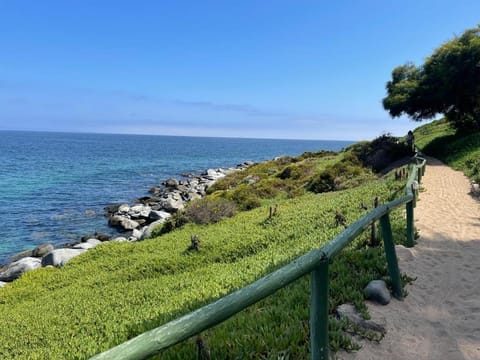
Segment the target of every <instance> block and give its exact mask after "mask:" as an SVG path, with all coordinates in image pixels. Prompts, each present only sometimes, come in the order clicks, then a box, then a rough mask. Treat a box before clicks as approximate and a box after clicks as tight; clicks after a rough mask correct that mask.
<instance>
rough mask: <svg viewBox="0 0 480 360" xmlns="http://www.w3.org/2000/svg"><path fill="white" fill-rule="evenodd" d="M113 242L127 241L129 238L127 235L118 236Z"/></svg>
mask: <svg viewBox="0 0 480 360" xmlns="http://www.w3.org/2000/svg"><path fill="white" fill-rule="evenodd" d="M112 241H113V242H125V241H128V239H127V238H126V237H123V236H118V237H116V238H114V239H112Z"/></svg>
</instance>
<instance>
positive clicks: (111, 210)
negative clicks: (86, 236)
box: [103, 204, 121, 214]
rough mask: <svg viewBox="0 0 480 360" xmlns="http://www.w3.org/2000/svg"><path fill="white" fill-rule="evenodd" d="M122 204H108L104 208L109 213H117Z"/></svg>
mask: <svg viewBox="0 0 480 360" xmlns="http://www.w3.org/2000/svg"><path fill="white" fill-rule="evenodd" d="M120 205H121V204H111V205H107V206H105V207H104V208H103V210H105V211H106V212H107V213H109V214H113V213H116V212H117V211H118V208H119V207H120Z"/></svg>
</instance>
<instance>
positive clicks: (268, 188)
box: [254, 178, 283, 199]
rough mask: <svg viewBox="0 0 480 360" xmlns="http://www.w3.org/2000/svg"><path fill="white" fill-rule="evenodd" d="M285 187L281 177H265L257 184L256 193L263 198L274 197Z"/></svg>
mask: <svg viewBox="0 0 480 360" xmlns="http://www.w3.org/2000/svg"><path fill="white" fill-rule="evenodd" d="M282 188H283V184H282V181H280V180H279V179H275V178H272V179H265V180H262V181H260V182H259V183H258V184H255V188H254V189H255V194H256V195H257V196H258V197H259V198H261V199H272V198H274V197H275V196H277V195H278V193H279V192H280V189H282Z"/></svg>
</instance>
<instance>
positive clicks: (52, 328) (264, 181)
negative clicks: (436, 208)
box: [0, 143, 405, 359]
mask: <svg viewBox="0 0 480 360" xmlns="http://www.w3.org/2000/svg"><path fill="white" fill-rule="evenodd" d="M364 145H368V144H367V143H365V144H364ZM356 149H357V150H358V147H357V148H356ZM353 150H354V149H352V148H349V149H346V150H345V151H342V152H339V153H325V152H320V153H313V154H304V155H302V156H300V157H297V158H279V159H276V160H274V161H271V162H266V163H262V164H257V165H255V166H252V167H250V168H249V169H248V170H246V171H245V172H240V173H238V172H237V173H233V174H232V175H231V178H230V177H227V178H225V179H224V180H222V181H219V182H218V184H216V186H215V187H214V188H213V189H211V191H210V195H209V196H207V197H206V198H204V199H202V200H200V201H201V203H200V204H202V206H197V205H198V204H199V203H192V204H191V206H190V207H188V208H187V210H186V211H185V212H184V213H183V215H179V217H180V216H186V217H188V218H189V219H188V220H189V221H186V222H184V223H183V224H182V226H181V227H175V228H174V229H170V230H174V231H170V232H169V233H165V234H163V235H162V236H159V237H156V238H153V239H149V240H145V241H143V242H138V243H104V244H102V245H100V246H97V247H96V248H95V249H92V250H89V251H88V252H86V253H84V254H83V255H81V256H79V257H77V258H75V259H73V260H71V261H70V262H69V263H68V264H67V265H66V266H64V267H63V268H60V269H57V268H41V269H38V270H36V271H31V272H27V273H25V274H24V275H23V276H22V277H21V278H20V279H18V280H16V281H15V282H13V283H11V284H9V285H8V286H5V287H4V288H2V289H1V291H0V310H1V311H0V331H1V333H2V341H1V342H0V356H1V357H2V358H4V359H13V358H14V359H59V358H72V359H84V358H88V357H89V356H91V355H94V354H95V353H98V352H100V351H102V350H106V349H108V348H110V347H112V346H114V345H115V344H118V343H121V342H123V341H125V340H127V339H129V338H131V337H133V336H135V335H137V334H139V333H142V332H144V331H146V330H148V329H151V328H154V327H156V326H159V325H161V324H163V323H165V322H167V321H169V320H172V319H174V318H176V317H178V316H179V315H182V314H185V313H188V312H189V311H191V310H193V309H196V308H198V307H199V306H202V305H204V304H207V303H210V302H211V301H213V300H214V299H217V298H219V297H220V296H223V295H225V294H228V293H230V292H232V291H234V290H235V289H238V288H239V287H242V286H244V285H246V284H248V283H250V282H252V281H254V280H255V279H258V278H259V277H261V276H263V275H265V274H267V273H269V272H271V271H272V270H274V269H276V268H278V267H280V266H281V265H283V264H285V263H286V262H288V261H290V260H292V259H294V258H296V257H298V256H299V255H301V254H303V253H305V252H306V251H309V250H311V249H313V248H317V247H319V246H321V245H322V244H324V243H325V242H327V241H328V240H330V239H331V238H333V237H334V236H335V235H337V234H338V233H340V232H341V231H342V230H343V226H340V224H338V222H337V221H336V219H335V217H336V214H337V213H341V214H342V216H343V218H344V219H345V225H348V224H349V223H351V222H353V221H355V220H357V219H358V218H359V217H360V216H362V215H363V214H364V213H365V212H367V211H368V209H371V208H372V206H373V205H372V203H373V199H374V198H375V197H378V198H380V199H381V201H382V202H385V201H389V200H390V199H392V198H395V197H397V196H398V194H399V193H401V192H402V191H403V186H404V182H403V181H398V180H395V179H394V176H393V175H389V176H387V177H384V178H382V177H380V176H379V175H378V174H375V173H374V172H373V171H372V170H370V169H368V168H364V167H363V166H362V165H361V160H360V159H359V158H358V157H357V155H355V153H354V151H353ZM322 172H327V173H329V174H330V175H332V177H333V176H336V175H341V176H339V178H337V177H333V188H332V187H326V188H323V187H321V186H318V187H317V185H315V186H314V185H313V184H317V183H319V180H318V179H319V178H322V177H321V174H322ZM330 175H329V176H328V177H330ZM252 178H253V179H254V180H249V179H252ZM322 181H323V180H322ZM250 182H251V183H250ZM321 184H323V182H321ZM330 184H332V183H330ZM353 185H355V187H352V188H349V189H346V188H348V187H350V186H353ZM308 189H310V190H312V191H313V192H312V191H309V190H308ZM331 190H335V191H331ZM322 191H327V192H322ZM232 194H236V195H232ZM240 194H241V195H240ZM247 196H250V197H252V198H253V199H255V202H256V206H254V207H249V206H244V204H245V203H252V201H251V200H249V199H248V198H247ZM246 198H247V199H246ZM245 199H246V200H245ZM247 200H248V201H247ZM234 205H235V207H234ZM215 213H217V214H218V213H221V214H222V215H221V216H218V217H212V214H213V215H215ZM235 213H236V215H235V216H233V217H231V218H228V216H230V215H233V214H235ZM223 215H225V216H223ZM207 223H208V224H207ZM210 223H213V224H210ZM403 223H404V221H403V219H402V213H401V212H400V211H397V212H395V213H394V215H393V217H392V224H393V227H394V231H395V233H396V238H397V240H398V241H399V242H402V241H403V240H404V237H405V236H404V224H403ZM193 239H195V241H196V244H197V246H196V247H193V248H192V244H193ZM369 244H370V239H369V234H367V233H365V234H364V235H363V236H361V237H359V238H358V239H357V240H356V241H355V242H354V243H353V244H352V245H351V246H350V247H349V248H348V249H347V250H346V251H344V252H343V253H342V255H341V256H339V258H338V259H337V260H336V261H335V262H334V264H333V266H332V269H331V277H332V278H331V279H332V281H331V293H332V296H331V300H330V301H331V303H330V312H331V321H330V325H329V326H330V329H331V344H330V345H331V347H332V349H333V350H337V349H339V348H345V349H354V348H356V345H355V344H354V342H353V341H352V339H351V338H350V336H349V335H348V333H349V332H350V331H351V330H352V329H351V325H349V324H348V323H347V322H346V321H344V320H337V319H336V317H335V316H334V311H335V308H336V306H338V305H340V304H342V303H344V302H347V301H348V302H351V303H353V304H355V306H356V307H357V309H359V311H361V312H362V314H363V315H364V316H368V314H367V312H366V307H365V305H364V301H363V299H364V295H363V288H364V287H365V285H366V284H367V283H368V282H369V281H370V280H372V279H378V278H384V277H386V276H387V271H386V263H385V259H384V255H383V251H382V249H381V248H380V247H370V246H369ZM193 250H195V251H193ZM351 274H355V276H351ZM387 280H388V279H387ZM308 302H309V284H308V279H303V280H301V281H298V282H296V283H295V284H292V285H290V286H289V287H287V288H286V289H284V290H282V291H279V292H278V293H277V294H276V295H274V296H272V297H270V298H268V299H265V300H264V301H262V302H260V303H258V304H256V305H255V306H253V307H251V308H249V309H248V310H246V311H244V312H242V313H240V314H238V315H237V316H235V317H233V318H232V319H230V320H229V321H227V322H225V323H224V324H222V325H220V326H219V327H216V328H213V329H211V330H209V331H207V332H205V334H203V335H202V336H203V338H204V341H205V342H206V343H208V346H209V347H210V350H211V352H212V356H214V358H226V357H231V358H260V357H263V358H277V357H278V356H279V355H281V354H287V355H288V356H290V357H291V358H303V357H305V356H306V354H307V353H308V351H309V335H308V314H307V313H308ZM365 336H373V335H371V334H365ZM195 346H196V345H195V343H194V341H193V340H192V341H187V342H185V343H183V344H179V345H177V346H176V347H174V348H172V349H171V350H167V351H166V352H164V353H162V356H161V357H162V358H173V359H184V358H194V357H195Z"/></svg>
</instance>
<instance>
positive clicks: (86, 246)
mask: <svg viewBox="0 0 480 360" xmlns="http://www.w3.org/2000/svg"><path fill="white" fill-rule="evenodd" d="M101 243H102V242H101V241H100V240H98V239H88V240H87V241H85V242H82V243H80V244H76V245H73V248H74V249H84V250H89V249H93V248H94V247H96V246H98V245H100V244H101Z"/></svg>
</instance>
